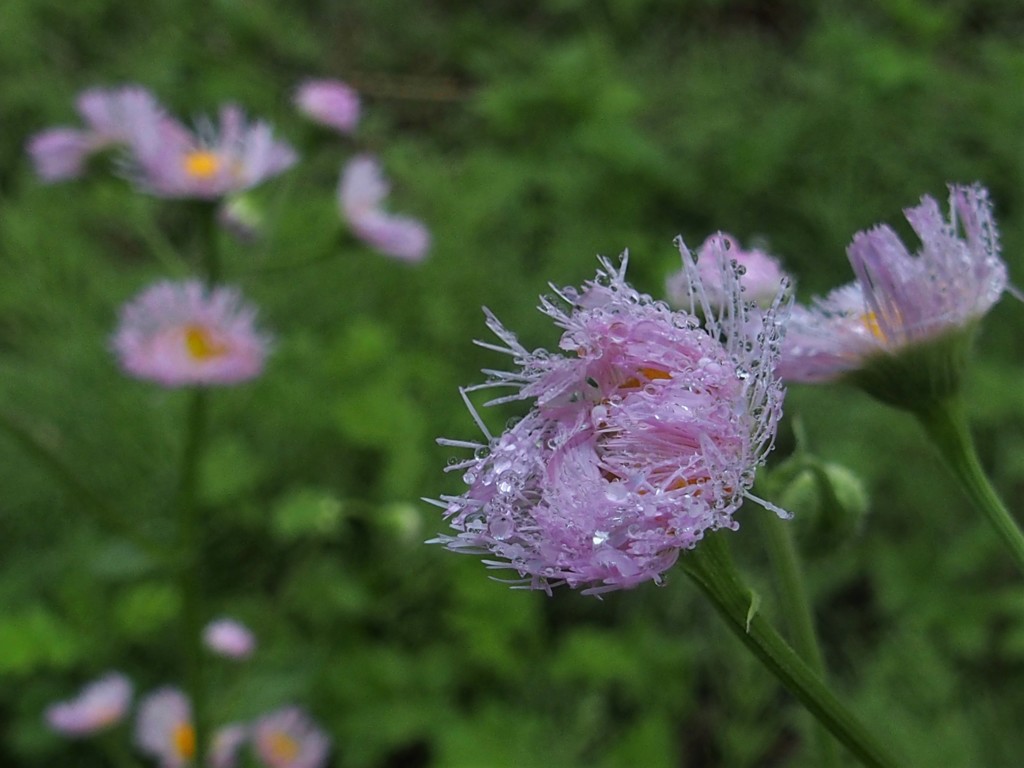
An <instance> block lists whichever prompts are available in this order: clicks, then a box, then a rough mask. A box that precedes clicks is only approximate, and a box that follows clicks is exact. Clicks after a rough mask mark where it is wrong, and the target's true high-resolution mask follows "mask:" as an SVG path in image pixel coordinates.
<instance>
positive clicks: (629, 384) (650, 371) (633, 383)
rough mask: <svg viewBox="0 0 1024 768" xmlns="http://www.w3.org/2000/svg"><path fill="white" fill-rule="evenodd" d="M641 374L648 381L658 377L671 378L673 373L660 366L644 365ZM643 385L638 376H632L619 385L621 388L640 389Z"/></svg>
mask: <svg viewBox="0 0 1024 768" xmlns="http://www.w3.org/2000/svg"><path fill="white" fill-rule="evenodd" d="M640 375H641V376H643V377H644V378H645V379H646V380H647V381H655V380H656V379H671V378H672V374H671V373H669V372H668V371H663V370H661V369H660V368H651V367H647V366H645V367H643V368H641V369H640ZM640 387H641V382H640V379H639V378H637V377H636V376H630V377H629V378H628V379H626V380H625V381H624V382H622V384H620V385H619V388H620V389H639V388H640Z"/></svg>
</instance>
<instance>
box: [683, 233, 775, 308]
mask: <svg viewBox="0 0 1024 768" xmlns="http://www.w3.org/2000/svg"><path fill="white" fill-rule="evenodd" d="M721 258H724V259H727V260H729V261H735V262H736V263H737V264H738V265H739V266H740V267H741V268H742V274H741V276H740V285H742V286H743V291H744V293H743V298H744V299H746V300H747V301H752V302H754V303H755V304H771V302H772V301H774V299H775V296H776V295H777V294H778V292H779V287H780V286H781V285H782V282H783V280H785V279H786V273H785V272H784V271H783V270H782V265H781V264H779V260H778V259H776V258H775V257H774V256H771V255H769V254H767V253H765V252H764V251H761V250H758V249H756V248H755V249H752V250H749V251H748V250H743V249H742V248H741V247H740V245H739V243H738V242H737V241H736V238H734V237H733V236H732V235H727V234H725V233H724V232H718V233H717V234H714V235H711V236H710V237H709V238H708V239H707V240H705V241H704V243H703V245H701V247H700V248H698V249H697V268H698V270H699V272H700V278H701V285H703V287H704V292H705V293H706V294H707V297H708V301H709V302H710V303H711V305H712V306H720V305H722V304H724V303H726V302H728V301H729V296H728V292H727V290H726V289H725V286H723V285H722V278H721V274H722V270H721V267H720V265H719V264H717V263H716V259H721ZM688 287H689V278H688V277H687V275H686V270H679V271H678V272H676V273H674V274H672V275H670V276H669V278H668V280H666V290H667V293H668V297H669V301H671V302H672V304H673V306H677V307H679V306H684V305H685V304H686V303H687V301H688V297H687V291H688V289H689V288H688Z"/></svg>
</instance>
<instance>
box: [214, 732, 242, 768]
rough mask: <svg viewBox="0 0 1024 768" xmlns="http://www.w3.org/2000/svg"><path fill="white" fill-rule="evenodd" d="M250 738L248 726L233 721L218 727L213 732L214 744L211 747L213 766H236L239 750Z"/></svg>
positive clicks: (228, 767) (216, 767) (223, 767)
mask: <svg viewBox="0 0 1024 768" xmlns="http://www.w3.org/2000/svg"><path fill="white" fill-rule="evenodd" d="M248 738H249V728H248V726H245V725H241V724H239V723H233V724H231V725H225V726H224V727H222V728H218V729H217V730H216V731H215V732H214V734H213V745H212V746H211V748H210V765H211V766H212V768H235V766H236V765H237V764H238V750H239V749H241V748H242V745H243V744H244V743H245V741H246V739H248Z"/></svg>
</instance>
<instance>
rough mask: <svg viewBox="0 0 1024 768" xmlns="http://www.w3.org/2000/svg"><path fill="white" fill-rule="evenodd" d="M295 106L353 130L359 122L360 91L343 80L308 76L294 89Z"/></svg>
mask: <svg viewBox="0 0 1024 768" xmlns="http://www.w3.org/2000/svg"><path fill="white" fill-rule="evenodd" d="M295 106H296V107H297V108H298V110H299V111H300V112H302V113H303V114H304V115H306V117H308V118H309V119H311V120H313V121H314V122H317V123H320V124H321V125H326V126H328V127H329V128H334V129H336V130H338V131H341V132H342V133H352V131H353V130H355V127H356V125H357V124H358V122H359V94H358V93H356V91H355V90H354V89H353V88H352V87H351V86H349V85H348V84H346V83H343V82H341V81H340V80H306V81H305V82H303V83H300V84H299V87H298V89H296V91H295Z"/></svg>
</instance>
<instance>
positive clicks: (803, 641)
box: [757, 512, 839, 768]
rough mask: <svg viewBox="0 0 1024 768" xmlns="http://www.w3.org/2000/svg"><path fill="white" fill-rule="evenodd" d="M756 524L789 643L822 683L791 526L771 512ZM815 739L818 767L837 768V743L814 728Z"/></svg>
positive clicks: (815, 635)
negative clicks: (773, 580) (762, 542)
mask: <svg viewBox="0 0 1024 768" xmlns="http://www.w3.org/2000/svg"><path fill="white" fill-rule="evenodd" d="M757 520H758V522H759V523H760V526H761V532H762V534H763V535H764V540H765V544H766V545H767V548H768V556H769V557H770V558H771V562H772V569H773V571H774V573H775V583H776V592H777V594H778V600H779V607H780V608H781V610H782V616H783V621H784V622H785V625H786V628H787V629H788V630H789V632H788V634H789V637H790V640H791V641H792V642H793V647H794V649H795V650H796V652H797V653H798V654H800V658H802V659H803V660H804V661H805V662H806V663H807V666H809V667H810V668H811V670H812V671H813V672H814V673H815V674H817V675H818V677H820V678H821V679H822V680H825V679H826V675H825V658H824V656H823V655H822V652H821V646H820V645H819V643H818V633H817V632H816V631H815V629H814V614H813V611H812V608H811V601H810V599H809V598H808V596H807V590H806V589H805V588H804V578H803V568H802V566H801V563H800V555H799V553H798V552H797V549H796V544H795V542H794V541H793V532H792V526H791V525H790V524H789V523H787V522H785V521H783V520H781V519H779V517H778V515H775V514H773V513H771V512H766V513H765V514H760V515H758V516H757ZM815 739H816V741H817V745H818V757H819V760H818V765H819V766H821V768H834V766H838V765H839V753H838V751H837V750H836V742H835V740H834V739H833V738H832V737H831V736H830V735H829V733H828V731H827V730H826V729H825V728H824V727H822V726H821V725H819V726H818V727H817V728H815Z"/></svg>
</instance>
